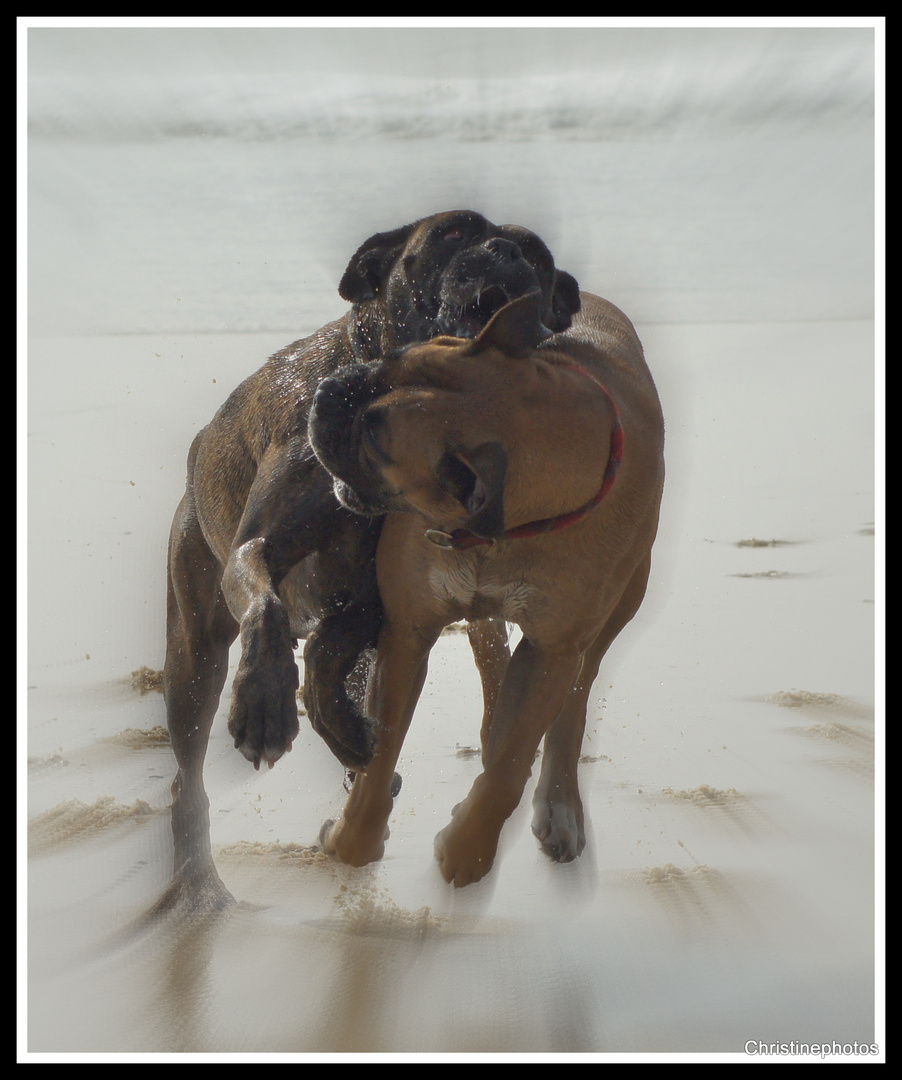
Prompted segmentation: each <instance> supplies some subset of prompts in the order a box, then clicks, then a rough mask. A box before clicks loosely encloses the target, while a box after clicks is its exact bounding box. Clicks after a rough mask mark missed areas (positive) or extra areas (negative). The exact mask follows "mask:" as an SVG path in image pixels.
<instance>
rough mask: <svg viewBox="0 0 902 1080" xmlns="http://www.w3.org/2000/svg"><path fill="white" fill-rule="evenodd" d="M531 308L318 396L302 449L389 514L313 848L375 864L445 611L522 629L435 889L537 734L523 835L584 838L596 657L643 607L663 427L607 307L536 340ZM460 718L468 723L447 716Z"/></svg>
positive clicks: (369, 369) (465, 865)
mask: <svg viewBox="0 0 902 1080" xmlns="http://www.w3.org/2000/svg"><path fill="white" fill-rule="evenodd" d="M543 310H544V301H543V298H542V296H541V295H540V294H538V293H537V294H533V295H530V296H526V297H523V298H520V299H517V300H515V301H513V302H512V303H510V304H508V305H507V306H505V307H503V308H502V309H501V310H500V311H499V312H498V313H497V314H496V315H495V316H494V317H493V318H492V320H491V321H490V322H489V324H488V325H487V326H486V328H485V329H484V330H483V331H482V332H481V333H480V334H479V335H478V336H477V337H476V338H475V340H462V339H459V338H454V337H442V338H437V339H435V340H433V341H431V342H429V343H427V344H417V345H412V346H410V347H408V348H406V349H404V350H403V351H402V352H401V353H400V354H399V355H398V356H395V357H391V358H387V359H386V360H385V361H384V362H382V363H379V364H375V365H368V366H366V367H356V368H351V369H349V370H348V371H346V372H342V373H339V374H338V375H337V376H334V377H332V378H329V379H326V380H324V381H323V383H322V384H321V386H320V388H319V390H318V392H317V394H316V397H315V400H314V406H313V410H312V413H311V418H310V438H311V443H312V445H313V448H314V450H315V451H316V453H317V455H318V456H319V458H320V460H321V461H322V462H323V464H324V465H325V466H326V468H328V469H329V471H330V472H331V473H332V474H333V476H334V477H335V491H336V494H337V495H338V497H339V498H340V499H341V501H342V503H343V504H344V505H345V506H347V507H348V508H349V509H351V510H353V511H355V512H357V513H359V514H382V515H386V517H385V519H384V523H383V527H382V531H381V536H380V538H379V543H378V552H377V568H378V586H379V592H380V595H381V598H382V603H383V605H384V621H383V625H382V627H381V630H380V633H379V639H378V647H377V653H376V663H375V668H374V672H373V675H372V679H371V683H370V690H369V704H370V706H371V708H372V711H373V719H374V720H376V721H377V723H378V725H379V739H378V742H377V746H376V752H375V755H374V758H373V760H372V762H371V764H370V766H369V767H368V769H367V771H366V774H365V775H362V776H358V777H357V779H356V781H355V783H354V785H353V788H352V789H351V792H350V795H349V798H348V801H347V804H346V806H345V809H344V812H343V814H342V816H341V817H340V818H339V819H338V820H337V821H334V822H331V821H330V822H326V824H325V825H324V826H323V829H322V832H321V843H322V845H323V847H324V849H325V850H326V851H328V852H329V853H331V854H332V855H334V856H335V857H336V858H338V859H340V860H341V861H343V862H346V863H351V864H353V865H363V864H365V863H368V862H371V861H373V860H375V859H379V858H380V857H381V856H382V853H383V850H384V845H385V840H386V838H387V835H388V830H387V823H388V818H389V814H390V812H391V809H392V792H391V781H392V776H393V771H394V767H395V763H396V761H397V758H398V754H399V752H400V750H401V745H402V743H403V740H404V736H405V733H406V731H407V728H408V725H409V723H410V721H411V718H412V715H413V711H414V708H415V705H416V701H417V698H418V696H419V693H420V690H421V688H422V686H423V681H424V678H425V674H426V664H427V660H428V656H429V652H430V649H431V648H432V645H433V644H434V643H435V641H436V639H437V638H438V635H439V634H440V632H441V630H442V629H443V628H444V627H445V626H446V625H447V624H448V623H451V622H455V621H457V620H460V619H474V620H479V619H487V618H488V619H501V620H508V621H510V622H513V623H516V624H518V625H519V626H520V628H521V630H522V632H523V637H522V640H521V641H520V643H519V644H518V646H517V648H516V650H515V651H514V653H513V656H512V657H511V658H510V661H509V662H508V663H506V664H504V663H501V664H498V665H496V667H495V669H494V671H495V677H496V678H497V680H498V681H497V685H496V686H495V687H494V688H493V689H492V691H491V693H490V695H489V696H490V698H491V699H492V700H493V702H494V708H493V709H492V710H491V711H489V710H487V712H486V716H485V718H484V721H483V726H482V760H483V772H482V773H481V775H480V776H479V777H478V778H477V779H476V781H475V783H474V784H473V786H472V788H471V790H470V792H469V794H467V795H466V797H465V798H464V799H463V801H462V802H461V803H460V804H459V805H458V806H457V808H456V809H455V811H454V814H453V816H452V819H451V821H450V823H449V824H448V825H447V827H446V828H444V829H443V830H442V831H441V832H440V833H439V835H438V836H437V838H436V841H435V853H436V856H437V858H438V861H439V864H440V866H441V870H442V873H443V875H444V876H445V878H446V879H447V880H448V881H450V882H453V883H454V884H455V885H467V884H469V883H470V882H474V881H478V880H479V879H480V878H482V877H483V876H484V875H485V874H486V873H487V872H488V870H489V869H490V867H491V866H492V862H493V860H494V857H495V853H496V849H497V845H498V840H499V835H500V832H501V828H502V826H503V824H504V822H505V821H506V820H507V818H508V817H509V816H510V815H511V814H512V813H513V811H514V809H515V808H516V807H517V805H518V803H519V802H520V799H521V797H522V795H523V790H524V787H525V784H526V781H527V779H528V778H529V775H530V772H531V770H532V767H533V763H534V760H535V757H536V751H537V749H538V747H539V744H540V742H541V740H542V739H543V738H544V740H545V742H544V750H543V754H542V764H541V772H540V775H539V779H538V784H537V787H536V792H535V797H534V803H533V811H534V813H533V831H534V832H535V834H536V836H537V837H538V839H539V842H540V843H541V846H542V848H543V850H544V851H545V852H546V853H547V854H548V855H549V856H551V857H552V858H553V859H555V860H558V861H567V860H570V859H573V858H574V857H576V856H577V855H579V854H580V852H581V851H582V849H583V847H584V845H585V832H584V824H583V807H582V802H581V799H580V794H579V788H578V784H577V763H578V760H579V755H580V748H581V744H582V738H583V732H584V728H585V723H586V704H587V699H588V696H589V693H590V691H591V688H592V684H593V682H594V681H595V677H596V675H597V673H598V670H599V665H600V663H601V660H602V657H603V656H604V654H605V652H606V651H607V649H608V647H609V646H610V644H611V642H612V641H613V640H614V638H615V637H616V636H617V635H618V634H619V633H620V631H621V630H622V629H623V627H624V626H625V625H626V623H627V622H628V621H629V620H630V619H631V618H632V617H633V615H634V614H635V613H636V611H637V609H638V607H639V605H640V603H641V602H642V599H643V597H644V595H645V589H646V583H647V580H648V575H649V568H650V564H651V549H652V543H653V541H654V538H655V533H656V530H657V524H658V511H659V506H660V501H661V493H662V488H663V482H664V459H663V446H664V425H663V419H662V415H661V408H660V404H659V401H658V396H657V393H656V390H655V386H654V383H653V381H652V378H651V375H650V374H649V371H648V368H647V367H646V364H645V360H644V357H643V352H642V346H641V344H640V342H639V339H638V337H637V335H636V332H635V330H634V328H633V326H632V324H631V323H630V321H629V319H628V318H627V317H626V316H625V315H624V314H623V313H622V312H621V311H619V310H618V309H617V308H616V307H614V305H613V304H610V303H608V302H607V301H605V300H602V299H600V298H599V297H597V296H592V295H590V294H587V293H583V294H582V306H581V310H580V312H579V314H577V315H576V316H575V317H574V320H573V324H572V326H571V327H570V329H569V330H568V331H567V332H566V333H555V334H551V333H549V329H548V328H547V326H546V325H545V324H544V322H543ZM461 720H462V722H466V718H461Z"/></svg>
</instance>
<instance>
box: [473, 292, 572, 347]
mask: <svg viewBox="0 0 902 1080" xmlns="http://www.w3.org/2000/svg"><path fill="white" fill-rule="evenodd" d="M542 314H543V312H542V294H541V293H540V292H531V293H527V295H526V296H521V297H519V298H518V299H516V300H512V301H511V302H510V303H509V304H505V305H504V307H503V308H501V309H500V310H499V311H496V312H495V314H494V315H493V316H492V318H491V319H490V320H489V322H488V324H487V325H486V326H485V328H484V329H483V330H482V331H481V332H480V333H479V335H478V336H477V337H476V338H474V339H473V341H472V343H471V344H470V346H469V347H468V348H467V350H466V351H467V352H468V353H469V354H471V355H477V354H478V353H481V352H483V351H484V350H485V349H497V350H498V351H499V352H502V353H504V355H505V356H512V357H516V358H522V357H526V356H529V354H530V353H531V352H532V351H533V349H535V347H536V346H537V345H539V344H541V343H542V342H543V341H545V340H546V338H550V337H551V336H552V334H551V331H550V330H549V329H548V328H547V327H546V326H545V325H544V324H543V322H542Z"/></svg>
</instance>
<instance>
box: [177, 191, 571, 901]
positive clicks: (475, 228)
mask: <svg viewBox="0 0 902 1080" xmlns="http://www.w3.org/2000/svg"><path fill="white" fill-rule="evenodd" d="M534 290H538V292H539V295H540V296H541V302H540V306H541V315H540V318H541V321H542V323H543V325H544V326H545V327H546V328H547V330H548V331H550V332H554V333H558V332H561V331H565V330H566V329H567V328H568V327H569V326H570V323H571V319H572V316H573V315H574V313H575V312H576V311H577V310H578V308H579V303H580V299H579V291H578V287H577V284H576V282H575V281H574V279H573V278H572V277H571V276H570V275H569V274H567V273H565V272H563V271H561V270H557V269H556V268H555V265H554V260H553V258H552V256H551V253H550V252H549V250H548V248H547V247H546V245H545V244H544V243H543V242H542V240H540V239H539V237H538V236H536V235H535V234H534V233H531V232H529V231H528V230H527V229H524V228H521V227H519V226H513V225H508V226H496V225H493V224H492V223H491V222H489V221H487V220H486V219H485V218H484V217H482V216H481V215H479V214H477V213H474V212H472V211H453V212H449V213H443V214H436V215H434V216H433V217H429V218H425V219H423V220H422V221H418V222H415V223H414V224H412V225H408V226H404V227H403V228H399V229H395V230H393V231H390V232H385V233H377V234H376V235H375V236H372V237H370V239H369V240H367V241H366V242H365V243H364V244H362V245H361V246H360V248H359V249H358V250H357V252H356V253H355V254H354V256H353V258H352V259H351V261H350V263H349V264H348V267H347V270H346V271H345V273H344V276H343V277H342V280H341V283H340V286H339V292H340V294H341V296H342V297H343V298H344V299H345V300H347V301H349V302H350V304H351V305H352V307H351V310H350V311H349V312H348V314H347V315H346V316H345V317H344V318H341V319H339V320H337V321H336V322H333V323H330V324H329V325H327V326H324V327H323V328H322V329H321V330H318V331H317V332H316V333H315V334H313V335H312V336H311V337H309V338H305V339H303V340H301V341H296V342H294V344H292V345H289V346H288V347H286V348H285V349H283V350H281V351H280V352H278V353H276V354H275V355H274V356H273V357H271V358H270V359H269V361H268V362H267V363H266V364H265V365H264V366H263V367H262V368H261V369H260V370H259V371H257V372H256V374H254V375H252V376H251V377H250V378H248V379H247V380H246V381H245V382H244V383H242V385H241V386H239V387H238V389H237V390H235V392H234V393H233V394H232V395H231V397H229V399H228V400H227V401H226V403H225V404H224V405H223V407H222V408H221V409H220V410H219V412H218V413H217V414H216V416H215V417H214V418H213V419H212V421H211V422H210V424H209V425H208V426H207V427H205V428H204V429H203V431H201V432H200V434H199V435H198V436H197V438H196V439H195V440H194V443H193V445H192V447H191V450H190V453H189V456H188V476H187V485H186V489H185V495H184V497H183V499H182V501H181V503H180V505H179V507H178V510H177V511H176V514H175V519H174V521H173V525H172V531H171V534H170V543H169V560H168V603H167V631H166V633H167V648H166V661H165V667H164V689H165V697H166V708H167V716H168V723H169V730H170V733H171V738H172V746H173V750H174V752H175V756H176V760H177V765H178V771H177V774H176V777H175V781H174V783H173V789H172V790H173V802H172V832H173V840H174V844H175V861H174V873H173V880H172V883H171V885H170V888H169V889H168V890H167V893H166V895H165V896H164V898H163V899H162V901H161V904H162V905H163V906H166V905H169V904H172V903H176V902H182V901H185V902H188V903H191V904H207V905H216V904H220V903H228V902H229V900H230V899H231V898H230V897H229V895H228V892H227V891H226V889H225V887H224V886H223V885H222V882H221V881H220V880H219V877H218V875H217V873H216V870H215V868H214V866H213V861H212V856H211V849H210V838H209V814H208V800H207V796H206V793H205V791H204V785H203V762H204V756H205V753H206V747H207V741H208V737H209V732H210V728H211V725H212V723H213V719H214V717H215V715H216V711H217V708H218V706H219V699H220V694H221V692H222V689H223V686H224V684H225V679H226V673H227V667H228V655H229V647H230V645H231V644H232V642H233V641H234V640H235V638H236V637H239V635H240V641H241V658H240V662H239V665H238V670H237V673H236V676H235V680H234V684H233V687H232V701H231V708H230V714H229V720H228V725H229V731H230V733H231V735H232V737H233V739H234V742H235V746H236V747H237V748H238V749H239V750H240V751H241V753H242V754H243V755H244V756H245V757H246V758H247V759H248V760H249V761H251V762H253V764H254V765H255V766H257V767H259V765H260V764H261V763H262V762H266V763H267V764H268V765H269V766H272V765H273V764H274V763H275V762H276V761H277V760H278V759H279V758H280V757H281V756H282V754H284V753H285V752H286V751H287V750H289V749H290V747H291V743H292V740H293V739H294V738H295V736H296V735H297V733H298V710H297V700H296V695H297V690H298V669H297V665H296V663H295V659H294V647H295V644H296V641H297V640H298V639H304V640H305V646H304V671H305V678H304V702H305V705H306V710H307V714H308V716H309V718H310V721H311V723H312V725H313V727H314V728H315V730H316V731H317V732H319V734H320V735H321V736H322V737H323V739H324V740H325V741H326V743H327V744H328V745H329V747H330V748H331V749H332V751H333V753H334V754H335V755H336V757H338V759H339V760H340V761H341V762H342V763H343V764H345V765H346V766H348V767H349V768H350V769H353V770H355V771H360V770H364V769H366V768H367V767H368V766H369V765H370V762H371V759H372V757H373V754H374V751H375V750H376V747H377V742H376V737H375V728H374V726H373V724H372V723H370V722H369V721H368V720H367V718H366V717H365V716H364V715H363V711H362V709H361V707H360V701H361V696H362V692H361V686H362V684H363V678H362V671H363V667H364V662H363V660H362V659H361V658H362V657H365V656H366V654H367V651H368V650H371V649H372V648H373V647H374V646H375V645H376V642H377V639H378V636H379V633H380V628H381V625H382V621H383V610H382V603H381V600H380V596H379V591H378V588H377V583H376V572H375V555H376V547H377V543H378V540H379V534H380V530H381V525H382V521H381V518H380V517H379V516H378V515H371V516H362V515H360V514H357V513H353V512H352V511H350V510H349V509H348V508H347V507H345V506H343V505H342V504H341V503H340V502H339V501H338V500H337V499H336V497H335V495H334V492H333V478H332V477H331V476H330V475H329V473H328V472H327V471H326V470H325V469H324V468H323V466H322V465H321V464H320V462H319V461H318V460H317V458H316V457H315V455H314V454H313V451H312V449H311V447H310V443H309V439H308V414H309V409H310V403H311V401H312V399H313V395H314V393H315V391H316V388H317V386H318V385H319V383H320V382H321V380H322V379H324V378H325V377H327V376H329V375H332V374H333V373H334V372H336V371H337V370H338V369H340V368H343V367H346V366H347V365H349V364H355V363H358V364H359V363H363V364H368V363H374V362H381V361H383V360H384V359H386V358H387V357H390V356H393V355H394V354H395V352H396V351H397V350H398V349H399V348H401V347H403V346H406V345H409V344H411V343H414V342H420V341H426V340H428V339H430V338H433V337H434V336H435V335H437V334H452V335H456V336H457V337H464V338H469V337H472V336H474V335H475V334H477V333H479V331H480V330H482V329H483V327H484V326H485V325H486V323H487V322H488V321H489V320H490V319H491V318H492V316H493V315H494V314H495V312H497V311H498V309H499V308H500V307H502V306H503V305H504V304H506V303H507V302H508V301H510V300H512V299H515V298H516V297H520V296H523V295H526V294H527V293H530V292H532V291H534ZM471 640H472V642H473V645H474V652H475V654H476V657H477V661H478V662H479V663H480V664H481V669H482V674H483V682H484V686H485V690H486V710H487V711H490V710H491V708H492V707H493V704H494V700H493V697H492V695H493V693H494V692H495V689H496V687H497V685H498V675H497V670H498V668H499V666H500V665H503V663H504V662H505V660H506V656H507V646H506V640H505V637H504V633H503V623H501V622H499V621H497V620H491V619H488V620H482V621H476V622H474V624H473V626H472V629H471Z"/></svg>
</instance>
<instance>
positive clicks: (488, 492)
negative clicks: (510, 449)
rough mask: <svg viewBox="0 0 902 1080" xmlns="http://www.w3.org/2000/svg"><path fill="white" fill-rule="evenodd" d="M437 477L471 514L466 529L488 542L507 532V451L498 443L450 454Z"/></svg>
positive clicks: (486, 443)
mask: <svg viewBox="0 0 902 1080" xmlns="http://www.w3.org/2000/svg"><path fill="white" fill-rule="evenodd" d="M437 473H438V477H439V479H440V480H441V482H442V486H443V487H445V488H446V489H447V490H448V491H450V492H451V494H452V495H453V496H454V497H455V498H456V499H457V501H458V502H459V503H460V504H461V506H463V507H464V509H465V510H466V511H467V513H468V514H469V517H468V518H467V520H466V522H465V524H466V528H467V529H468V530H469V531H470V532H471V533H474V534H475V535H476V536H481V537H484V538H485V539H487V540H494V539H497V538H498V537H499V536H502V535H503V533H504V478H505V476H506V474H507V452H506V451H505V449H504V447H503V446H502V445H501V443H499V442H485V443H482V444H480V445H479V446H476V447H474V448H473V449H472V450H469V449H467V450H458V451H450V450H449V451H448V452H447V453H446V454H445V456H444V457H443V458H442V460H441V461H440V462H439V466H438V469H437Z"/></svg>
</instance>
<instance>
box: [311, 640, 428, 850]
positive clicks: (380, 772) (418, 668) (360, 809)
mask: <svg viewBox="0 0 902 1080" xmlns="http://www.w3.org/2000/svg"><path fill="white" fill-rule="evenodd" d="M440 629H441V628H440V627H436V628H435V631H434V633H432V634H420V633H417V631H416V630H414V629H413V628H404V629H401V628H399V627H398V626H396V625H393V624H392V623H391V622H386V623H385V625H383V627H382V631H381V633H380V635H379V646H378V650H377V654H376V663H375V666H374V669H373V674H372V676H371V678H370V685H369V688H368V693H367V697H368V701H367V712H368V713H369V714H370V715H372V716H376V717H378V719H379V728H378V742H377V745H376V751H375V753H374V755H373V759H372V761H371V762H370V765H369V767H368V768H367V771H366V772H365V773H363V774H358V775H357V776H356V777H355V779H354V784H353V786H352V788H351V793H350V795H349V797H348V801H347V803H346V804H345V808H344V811H343V813H342V816H341V817H340V818H339V819H338V820H337V821H327V822H326V823H325V824H324V825H323V827H322V829H321V831H320V844H321V845H322V849H323V851H325V852H326V853H327V854H328V855H333V856H334V857H335V858H337V859H339V860H340V861H341V862H344V863H348V864H350V865H351V866H364V865H366V864H367V863H371V862H375V861H377V860H378V859H381V858H382V855H383V853H384V851H385V841H386V840H387V839H388V819H389V815H390V814H391V810H392V805H393V803H394V799H393V797H392V785H393V783H394V776H395V772H394V770H395V765H396V764H397V761H398V756H399V754H400V753H401V747H402V745H403V743H404V737H405V736H406V734H407V729H408V728H409V726H410V721H411V718H412V717H413V713H414V709H415V708H416V704H417V701H418V700H419V696H420V692H421V690H422V689H423V683H424V682H425V679H426V669H427V664H428V659H429V650H430V649H431V648H432V645H433V644H434V642H435V640H436V638H437V637H438V634H439V632H440Z"/></svg>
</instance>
